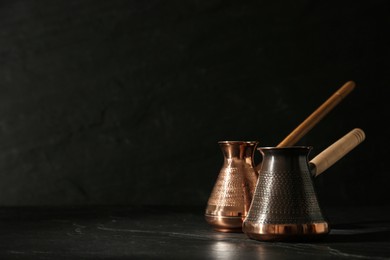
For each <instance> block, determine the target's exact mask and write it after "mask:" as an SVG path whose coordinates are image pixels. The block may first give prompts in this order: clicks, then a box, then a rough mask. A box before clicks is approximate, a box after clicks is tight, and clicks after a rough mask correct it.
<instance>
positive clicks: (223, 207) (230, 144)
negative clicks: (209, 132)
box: [205, 141, 258, 232]
mask: <svg viewBox="0 0 390 260" xmlns="http://www.w3.org/2000/svg"><path fill="white" fill-rule="evenodd" d="M218 144H219V146H220V148H221V150H222V153H223V156H224V162H223V165H222V168H221V170H220V172H219V175H218V178H217V181H216V183H215V185H214V188H213V190H212V192H211V195H210V197H209V200H208V203H207V207H206V212H205V218H206V221H207V222H208V223H209V224H210V225H211V226H212V227H213V228H214V230H216V231H221V232H242V221H243V219H244V218H245V216H246V214H247V212H248V210H249V206H250V203H251V202H252V197H253V192H254V190H255V186H256V182H257V172H256V170H255V168H254V163H253V156H254V152H255V151H256V146H257V144H258V142H257V141H220V142H218Z"/></svg>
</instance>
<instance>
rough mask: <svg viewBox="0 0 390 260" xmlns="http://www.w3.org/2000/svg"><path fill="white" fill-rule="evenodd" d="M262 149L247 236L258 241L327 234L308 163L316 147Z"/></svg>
mask: <svg viewBox="0 0 390 260" xmlns="http://www.w3.org/2000/svg"><path fill="white" fill-rule="evenodd" d="M258 149H259V150H260V152H261V153H262V155H263V161H262V168H261V170H260V172H259V179H258V183H257V186H256V189H255V192H254V196H253V200H252V204H251V206H250V209H249V212H248V215H247V216H246V218H245V219H244V222H243V232H245V233H246V234H247V235H248V236H249V237H250V238H254V239H258V240H283V239H284V238H287V237H289V238H294V237H295V238H298V237H315V236H317V235H323V234H327V233H328V232H329V228H328V223H327V221H326V220H325V219H324V216H323V213H322V210H321V208H320V206H319V203H318V199H317V195H316V192H315V189H314V186H313V182H312V175H311V173H310V170H309V165H308V160H307V157H308V154H309V152H310V150H311V149H312V147H305V146H296V147H284V148H276V147H268V148H267V147H263V148H258Z"/></svg>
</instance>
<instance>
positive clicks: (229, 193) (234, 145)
mask: <svg viewBox="0 0 390 260" xmlns="http://www.w3.org/2000/svg"><path fill="white" fill-rule="evenodd" d="M354 88H355V83H354V82H353V81H348V82H346V83H345V84H344V85H343V86H342V87H341V88H340V89H338V90H337V91H336V92H335V93H334V94H333V95H332V96H331V97H330V98H328V99H327V100H326V101H325V102H324V103H323V104H322V105H321V106H320V107H318V108H317V109H316V110H315V111H314V112H313V113H312V114H311V115H310V116H309V117H307V118H306V119H305V120H304V121H303V122H302V123H301V124H300V125H299V126H298V127H296V128H295V129H294V131H293V132H291V133H290V134H289V135H288V136H287V137H286V138H285V139H284V140H283V141H282V142H281V143H279V144H278V146H277V147H286V146H292V145H294V144H295V143H297V142H298V141H299V140H300V139H301V138H302V137H303V136H304V135H305V134H306V133H307V132H308V131H310V129H312V128H313V127H314V126H315V125H316V124H317V123H318V122H319V121H320V120H321V119H322V118H323V117H324V116H325V115H326V114H328V113H329V112H330V111H331V110H332V109H333V108H334V107H335V106H336V105H337V104H338V103H340V101H342V100H343V99H344V98H345V97H346V96H347V95H348V94H349V93H350V92H351V91H352V90H353V89H354ZM219 145H220V147H221V149H222V152H223V154H224V163H223V166H222V168H221V170H220V172H219V175H218V177H217V181H216V183H215V185H214V187H213V190H212V192H211V195H210V197H209V199H208V202H207V206H206V210H205V219H206V221H207V222H208V223H209V224H210V225H211V226H212V227H213V228H214V230H216V231H221V232H242V224H243V220H244V219H245V217H246V216H247V213H248V210H249V207H250V204H251V202H252V198H253V194H254V190H255V187H256V182H257V179H258V173H259V171H260V169H261V165H262V163H260V164H258V165H257V166H255V165H254V161H253V157H254V152H255V150H256V148H257V147H256V146H257V145H258V141H220V142H219Z"/></svg>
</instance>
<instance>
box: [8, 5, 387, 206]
mask: <svg viewBox="0 0 390 260" xmlns="http://www.w3.org/2000/svg"><path fill="white" fill-rule="evenodd" d="M321 2H322V3H320V1H313V0H312V1H309V0H307V1H293V2H289V1H284V2H283V1H157V0H156V1H154V0H153V1H103V0H98V1H97V0H94V1H92V0H83V1H27V0H25V1H2V2H1V3H0V205H93V204H171V205H180V204H190V205H206V203H207V199H208V197H209V195H210V192H211V189H212V187H213V185H214V182H215V180H216V178H217V174H218V172H219V169H220V167H221V166H222V162H223V157H222V153H221V151H220V148H219V146H218V144H217V142H218V141H219V140H258V141H259V142H260V145H261V146H273V145H277V144H278V143H279V142H280V141H281V140H283V139H284V138H285V137H286V136H287V135H288V134H289V133H290V132H291V131H292V130H293V129H294V128H295V127H296V126H297V125H298V124H300V123H301V122H302V121H303V120H304V119H305V118H306V117H307V116H308V115H309V114H311V113H312V112H313V111H314V110H315V109H316V108H317V107H318V106H319V105H321V104H322V103H323V102H324V101H325V100H326V99H327V98H328V97H330V96H331V95H332V94H333V93H334V92H335V91H336V90H337V89H338V88H340V87H341V86H342V85H343V84H344V83H345V82H347V81H349V80H353V81H355V83H356V88H355V90H354V91H353V92H352V93H351V94H350V95H349V96H348V97H346V98H345V99H344V100H343V101H342V102H341V103H340V104H339V105H338V106H337V107H336V108H335V109H334V110H332V111H331V112H330V113H329V114H328V115H327V116H326V117H325V118H324V119H323V120H322V121H321V122H320V123H319V124H318V125H316V126H315V128H313V129H312V130H311V131H310V132H309V133H308V134H307V135H306V136H305V137H304V138H303V139H301V141H300V142H299V144H302V145H312V146H313V147H314V149H313V150H312V152H311V155H310V156H311V157H314V156H315V155H316V154H318V153H319V152H320V151H321V150H323V149H325V148H326V147H327V146H329V145H330V144H331V143H333V142H334V141H336V140H337V139H338V138H340V137H342V136H343V135H344V134H346V133H347V132H349V131H350V130H352V129H353V128H355V127H359V128H362V129H363V130H364V131H365V133H366V140H365V141H364V142H363V143H362V144H360V145H359V146H358V147H357V148H355V149H354V150H352V151H351V152H350V153H349V154H348V155H346V156H345V157H344V158H342V159H341V160H340V161H338V162H337V163H336V164H335V165H333V166H332V167H331V168H329V169H328V170H327V171H326V173H324V174H322V175H320V176H319V177H317V178H316V179H315V180H314V182H315V185H316V188H317V191H318V194H319V197H320V200H321V203H323V204H325V205H383V204H387V205H388V204H389V200H388V197H389V196H388V191H389V181H390V174H389V171H388V168H389V167H388V160H389V147H388V144H389V137H388V135H389V132H390V131H389V130H390V128H389V126H388V119H389V114H388V111H389V109H388V102H389V94H388V93H389V91H388V88H389V87H390V86H389V66H388V63H389V58H390V55H389V52H388V49H389V41H388V40H387V38H388V34H389V26H390V23H389V21H390V19H389V4H387V2H388V1H360V2H359V1H338V2H334V3H333V2H328V1H327V2H324V1H321ZM256 156H259V155H258V154H256ZM256 158H257V157H255V159H256Z"/></svg>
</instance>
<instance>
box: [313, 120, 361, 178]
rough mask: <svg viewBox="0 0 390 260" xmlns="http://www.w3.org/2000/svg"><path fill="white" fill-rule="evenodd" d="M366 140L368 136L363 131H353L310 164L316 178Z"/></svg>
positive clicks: (358, 129)
mask: <svg viewBox="0 0 390 260" xmlns="http://www.w3.org/2000/svg"><path fill="white" fill-rule="evenodd" d="M365 138H366V135H365V133H364V132H363V130H362V129H360V128H355V129H353V130H352V131H350V132H349V133H347V134H346V135H344V136H343V137H341V138H340V139H339V140H338V141H336V142H335V143H333V144H332V145H331V146H329V147H328V148H326V149H325V150H324V151H322V152H321V153H320V154H319V155H317V156H316V157H315V158H313V159H312V160H311V161H310V162H309V165H310V167H311V173H312V174H313V175H314V176H318V175H320V174H321V173H323V172H324V171H325V170H327V169H328V168H329V167H330V166H332V165H333V164H334V163H336V162H337V161H338V160H340V159H341V158H342V157H343V156H344V155H346V154H347V153H348V152H349V151H351V150H352V149H353V148H355V147H356V146H357V145H358V144H360V143H361V142H363V141H364V139H365Z"/></svg>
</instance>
